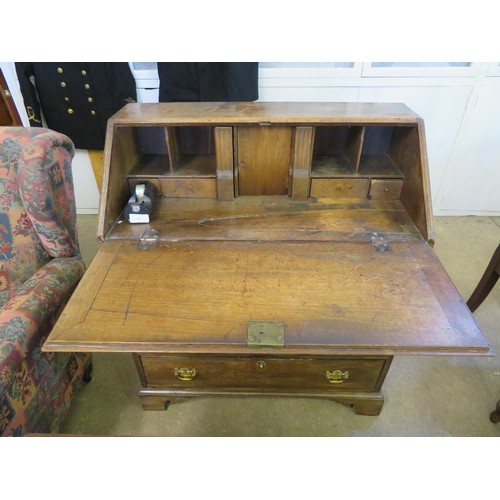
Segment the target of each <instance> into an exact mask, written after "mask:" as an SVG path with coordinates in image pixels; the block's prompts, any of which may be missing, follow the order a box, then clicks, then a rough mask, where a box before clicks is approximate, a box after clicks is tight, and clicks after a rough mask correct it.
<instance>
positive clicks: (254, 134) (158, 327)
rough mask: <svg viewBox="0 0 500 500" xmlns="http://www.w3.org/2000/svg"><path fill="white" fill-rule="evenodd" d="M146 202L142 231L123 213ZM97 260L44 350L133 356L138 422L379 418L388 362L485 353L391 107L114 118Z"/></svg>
mask: <svg viewBox="0 0 500 500" xmlns="http://www.w3.org/2000/svg"><path fill="white" fill-rule="evenodd" d="M146 183H147V184H148V185H149V186H151V189H152V190H153V191H154V200H153V201H154V204H153V213H152V216H151V221H150V222H149V223H148V224H131V223H129V222H128V221H126V220H125V219H124V216H123V210H124V207H125V205H126V203H127V201H128V199H129V197H130V194H131V192H133V190H134V188H135V185H137V184H146ZM98 233H99V234H98V237H99V238H100V239H101V240H102V244H101V246H100V249H99V251H98V253H97V255H96V257H95V259H94V260H93V262H92V264H91V266H90V267H89V269H88V271H87V273H86V275H85V276H84V278H83V280H82V281H81V283H80V285H79V287H78V289H77V290H76V291H75V293H74V295H73V297H72V299H71V301H70V303H69V304H68V306H67V307H66V309H65V310H64V312H63V314H62V316H61V317H60V319H59V321H58V323H57V324H56V326H55V328H54V330H53V331H52V333H51V335H50V337H49V339H48V341H47V343H46V344H45V346H44V349H45V350H48V351H103V352H131V353H133V355H134V359H135V361H136V365H137V369H138V373H139V376H140V379H141V382H142V388H141V391H140V397H141V401H142V404H143V407H144V408H145V409H160V408H165V407H166V404H167V403H168V402H174V401H178V400H179V399H182V398H185V397H191V396H206V395H274V396H301V397H305V396H309V397H323V398H330V399H332V400H335V401H338V402H341V403H344V404H351V405H353V407H354V409H355V410H356V411H357V412H358V413H361V414H367V415H377V414H378V413H379V412H380V410H381V408H382V404H383V397H382V393H381V389H382V384H383V382H384V379H385V377H386V375H387V373H388V370H389V367H390V364H391V360H392V358H393V356H394V355H399V354H401V355H403V354H404V355H422V354H425V355H431V354H438V355H488V354H490V347H489V345H488V342H487V341H486V339H485V338H484V337H483V335H482V333H481V331H480V330H479V328H478V326H477V324H476V323H475V321H474V319H473V317H472V316H471V314H470V312H469V310H468V308H467V307H466V305H465V304H464V301H463V300H462V298H461V297H460V295H459V293H458V292H457V290H456V288H455V286H454V285H453V283H452V282H451V281H450V278H449V277H448V275H447V274H446V272H445V270H444V269H443V267H442V265H441V264H440V262H439V260H438V259H437V257H436V255H435V254H434V252H433V250H432V221H431V206H430V195H429V180H428V170H427V157H426V146H425V137H424V127H423V122H422V120H421V118H419V117H418V116H417V115H416V114H414V113H413V112H412V111H411V110H410V109H408V108H407V107H406V106H404V105H402V104H361V103H349V104H347V103H346V104H344V103H260V102H257V103H161V104H129V105H127V106H126V107H125V108H123V109H122V110H121V111H119V112H118V113H117V114H116V115H114V116H113V117H112V118H111V119H110V121H109V124H108V130H107V139H106V150H105V168H104V179H103V189H102V196H101V205H100V213H99V229H98Z"/></svg>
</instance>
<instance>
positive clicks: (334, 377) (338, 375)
mask: <svg viewBox="0 0 500 500" xmlns="http://www.w3.org/2000/svg"><path fill="white" fill-rule="evenodd" d="M326 378H327V379H328V382H330V384H342V383H343V382H344V381H345V380H347V379H348V378H349V372H348V371H346V372H342V371H340V370H335V371H333V372H329V371H328V370H327V371H326Z"/></svg>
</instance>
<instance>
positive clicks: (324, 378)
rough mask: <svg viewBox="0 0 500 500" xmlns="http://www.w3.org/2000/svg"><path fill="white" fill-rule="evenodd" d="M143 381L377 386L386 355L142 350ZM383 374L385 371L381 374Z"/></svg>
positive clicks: (287, 387) (183, 385)
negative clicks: (176, 353)
mask: <svg viewBox="0 0 500 500" xmlns="http://www.w3.org/2000/svg"><path fill="white" fill-rule="evenodd" d="M140 360H141V363H142V367H143V371H144V377H145V382H146V384H147V386H148V387H150V388H159V389H183V390H189V389H193V390H200V389H207V390H208V389H238V388H240V389H245V388H246V389H261V390H262V389H273V390H276V391H280V390H282V391H301V390H312V391H327V392H330V391H332V392H338V391H368V392H369V391H376V390H379V386H380V385H381V384H382V382H383V376H382V375H383V374H385V372H386V369H387V368H388V366H386V363H388V359H387V358H382V357H381V358H375V359H374V358H367V359H351V358H340V357H339V358H324V357H319V358H305V357H300V358H289V357H275V356H261V357H226V356H194V355H193V356H164V355H141V356H140ZM384 376H385V375H384Z"/></svg>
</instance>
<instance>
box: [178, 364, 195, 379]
mask: <svg viewBox="0 0 500 500" xmlns="http://www.w3.org/2000/svg"><path fill="white" fill-rule="evenodd" d="M174 374H175V376H176V377H177V378H178V379H179V380H193V379H194V378H195V377H196V368H186V367H184V368H174Z"/></svg>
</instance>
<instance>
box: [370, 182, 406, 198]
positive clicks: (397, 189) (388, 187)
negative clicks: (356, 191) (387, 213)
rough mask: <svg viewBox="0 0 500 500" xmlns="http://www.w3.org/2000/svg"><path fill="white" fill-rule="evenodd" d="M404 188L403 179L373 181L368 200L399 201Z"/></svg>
mask: <svg viewBox="0 0 500 500" xmlns="http://www.w3.org/2000/svg"><path fill="white" fill-rule="evenodd" d="M402 188H403V180H402V179H390V180H381V179H372V181H371V183H370V193H369V194H368V198H370V199H371V200H399V197H400V196H401V189H402Z"/></svg>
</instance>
